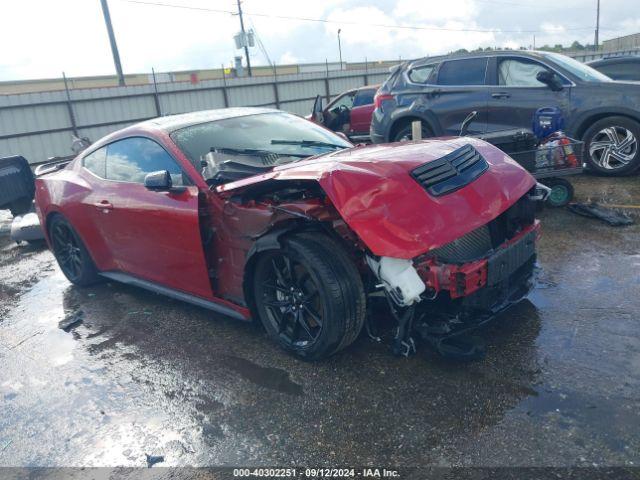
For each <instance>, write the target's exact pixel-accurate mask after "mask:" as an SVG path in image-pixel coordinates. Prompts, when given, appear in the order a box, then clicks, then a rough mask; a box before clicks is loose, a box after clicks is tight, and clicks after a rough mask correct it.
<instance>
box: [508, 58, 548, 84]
mask: <svg viewBox="0 0 640 480" xmlns="http://www.w3.org/2000/svg"><path fill="white" fill-rule="evenodd" d="M545 70H549V69H548V68H547V67H545V66H544V65H542V64H540V63H538V62H535V61H533V60H526V59H523V58H505V59H498V85H504V86H505V87H544V86H545V84H544V83H542V82H539V81H538V80H537V79H536V75H538V73H539V72H542V71H545Z"/></svg>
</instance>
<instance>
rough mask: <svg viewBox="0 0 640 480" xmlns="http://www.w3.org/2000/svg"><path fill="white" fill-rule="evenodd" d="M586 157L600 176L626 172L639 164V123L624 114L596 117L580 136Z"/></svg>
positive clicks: (639, 165)
mask: <svg viewBox="0 0 640 480" xmlns="http://www.w3.org/2000/svg"><path fill="white" fill-rule="evenodd" d="M583 140H584V148H585V159H586V162H587V164H588V166H589V168H590V169H592V170H594V171H595V172H598V173H600V174H602V175H607V176H616V175H628V174H630V173H633V172H634V171H635V170H637V169H638V167H640V124H639V123H638V122H636V121H634V120H631V119H629V118H626V117H607V118H603V119H602V120H598V121H597V122H595V123H594V124H593V125H591V127H589V128H588V129H587V131H586V132H585V133H584V136H583Z"/></svg>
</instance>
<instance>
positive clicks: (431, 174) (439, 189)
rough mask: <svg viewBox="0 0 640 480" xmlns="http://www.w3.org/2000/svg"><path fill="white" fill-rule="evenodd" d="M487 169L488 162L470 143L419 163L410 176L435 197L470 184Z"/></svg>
mask: <svg viewBox="0 0 640 480" xmlns="http://www.w3.org/2000/svg"><path fill="white" fill-rule="evenodd" d="M488 169H489V164H488V163H487V161H486V160H485V159H484V157H483V156H482V155H480V152H478V151H477V150H476V149H475V148H473V147H472V146H471V145H465V146H463V147H460V148H458V149H457V150H454V151H453V152H451V153H449V154H447V155H445V156H444V157H442V158H439V159H438V160H433V161H431V162H428V163H425V164H424V165H420V166H419V167H416V168H415V169H413V170H412V171H411V176H412V177H413V178H414V179H416V181H417V182H418V183H419V184H420V185H422V186H423V187H424V189H425V190H426V191H427V192H429V193H430V194H431V195H433V196H435V197H437V196H440V195H445V194H447V193H451V192H454V191H456V190H458V189H459V188H462V187H464V186H465V185H468V184H470V183H471V182H473V181H474V180H475V179H476V178H478V177H479V176H480V175H482V174H483V173H484V172H486V171H487V170H488Z"/></svg>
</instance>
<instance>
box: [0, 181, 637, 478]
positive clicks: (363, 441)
mask: <svg viewBox="0 0 640 480" xmlns="http://www.w3.org/2000/svg"><path fill="white" fill-rule="evenodd" d="M575 186H576V196H577V199H578V200H579V201H585V200H594V201H602V202H607V203H613V204H625V205H640V187H639V186H638V179H637V177H632V178H621V179H617V178H612V179H607V178H597V177H590V176H585V177H581V178H578V179H576V181H575ZM630 212H631V213H632V214H635V215H636V217H635V218H636V220H638V216H637V215H638V214H640V210H638V209H635V210H630ZM634 212H635V213H634ZM1 215H3V216H2V217H1V225H2V226H1V230H0V232H1V233H0V365H2V367H1V369H0V401H2V405H3V409H2V415H1V416H0V465H3V466H12V465H15V466H25V465H28V466H110V465H126V466H146V465H147V457H146V455H152V456H163V457H164V462H162V463H161V464H159V465H163V466H173V465H196V466H200V465H239V464H241V465H297V464H306V465H316V466H320V465H324V464H327V462H330V465H333V466H335V465H339V464H347V465H367V464H376V465H389V466H391V465H427V464H428V465H439V466H448V465H474V466H475V465H479V466H504V465H508V466H546V465H554V466H567V465H588V466H591V465H594V464H597V465H616V466H622V465H638V463H639V462H640V453H639V452H640V438H639V437H638V435H637V433H638V431H640V400H639V399H638V395H637V392H638V391H639V389H640V368H639V367H640V329H638V312H640V297H639V296H638V289H639V287H640V235H639V234H640V227H639V226H638V225H633V226H630V227H624V228H612V227H609V226H607V225H605V224H602V223H599V222H597V221H596V220H592V219H586V218H582V217H577V216H575V215H573V214H571V213H570V212H568V211H567V210H546V211H544V212H542V214H541V220H542V227H543V237H542V240H541V244H540V249H539V261H540V264H541V267H542V269H543V270H542V273H541V278H540V282H539V285H538V287H537V288H536V289H535V290H534V292H533V293H532V294H531V296H530V299H529V301H525V302H522V303H521V304H519V305H517V306H516V307H514V308H512V309H510V310H509V311H508V312H506V313H505V314H503V315H502V316H501V318H500V320H499V322H498V323H496V324H494V325H493V326H492V327H491V328H489V330H488V331H486V332H484V334H483V335H484V337H485V338H486V339H487V340H488V345H489V347H488V353H487V356H486V358H485V359H483V360H481V361H478V362H475V363H470V364H460V363H452V362H450V361H445V360H443V359H440V358H438V357H436V356H435V355H434V354H432V353H430V352H429V351H428V349H427V348H426V347H422V348H420V347H419V349H418V354H417V355H415V356H413V357H410V358H408V359H404V358H402V359H399V358H396V357H393V356H392V355H391V353H390V352H389V348H388V346H387V345H383V344H377V343H375V342H374V341H372V340H370V339H368V338H367V337H366V335H363V336H361V337H360V339H358V340H357V341H356V343H355V344H354V345H353V346H352V347H350V348H348V349H346V350H345V351H343V352H341V353H340V354H338V355H336V356H335V357H332V358H330V359H328V360H325V361H322V362H318V363H306V362H302V361H300V360H297V359H295V358H293V357H292V356H289V355H287V354H285V353H283V352H282V351H281V350H280V349H279V348H278V347H277V346H276V345H275V344H273V343H271V342H268V341H266V338H265V334H264V332H263V331H262V330H261V329H260V328H258V327H255V326H252V325H247V324H244V323H240V322H237V321H233V320H230V319H226V318H223V317H216V316H215V315H213V314H212V313H211V312H209V311H207V310H203V309H200V308H197V307H192V306H190V305H187V304H184V303H181V302H178V301H173V300H170V299H167V298H164V297H161V296H157V295H154V294H150V293H147V292H144V291H142V290H139V289H136V288H132V287H127V286H125V285H120V284H115V283H106V284H103V285H99V286H95V287H91V288H86V289H82V288H78V287H74V286H72V285H71V284H69V282H68V281H67V280H66V279H65V278H64V276H63V275H62V273H61V272H60V270H59V268H58V266H57V265H56V263H55V260H54V258H53V256H52V255H51V254H50V253H49V252H48V251H47V250H45V249H42V248H39V247H33V246H26V245H21V246H17V245H15V244H11V243H10V242H9V239H8V231H7V229H8V225H9V221H10V220H9V216H8V214H5V213H4V212H3V213H2V214H1Z"/></svg>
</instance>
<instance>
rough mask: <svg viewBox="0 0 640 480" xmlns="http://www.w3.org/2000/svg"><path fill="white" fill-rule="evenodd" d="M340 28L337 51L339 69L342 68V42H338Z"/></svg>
mask: <svg viewBox="0 0 640 480" xmlns="http://www.w3.org/2000/svg"><path fill="white" fill-rule="evenodd" d="M341 31H342V30H341V29H340V28H339V29H338V53H339V54H340V70H342V44H341V43H340V32H341Z"/></svg>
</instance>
